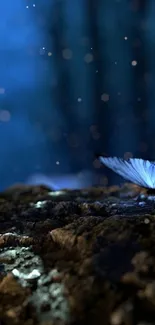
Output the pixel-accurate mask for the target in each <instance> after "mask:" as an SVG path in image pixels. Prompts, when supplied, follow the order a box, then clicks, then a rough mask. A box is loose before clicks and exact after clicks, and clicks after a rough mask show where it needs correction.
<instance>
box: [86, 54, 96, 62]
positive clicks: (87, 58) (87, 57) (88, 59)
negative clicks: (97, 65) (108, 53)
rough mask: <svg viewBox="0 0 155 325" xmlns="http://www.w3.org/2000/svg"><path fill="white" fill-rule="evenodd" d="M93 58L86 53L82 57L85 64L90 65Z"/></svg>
mask: <svg viewBox="0 0 155 325" xmlns="http://www.w3.org/2000/svg"><path fill="white" fill-rule="evenodd" d="M93 59H94V57H93V55H92V54H91V53H87V54H86V55H85V57H84V61H85V62H86V63H91V62H92V61H93Z"/></svg>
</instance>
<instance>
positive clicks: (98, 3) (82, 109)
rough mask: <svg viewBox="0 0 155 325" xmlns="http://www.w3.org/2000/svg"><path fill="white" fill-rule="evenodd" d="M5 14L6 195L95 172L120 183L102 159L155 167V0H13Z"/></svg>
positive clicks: (1, 58) (0, 62)
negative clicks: (34, 183)
mask: <svg viewBox="0 0 155 325" xmlns="http://www.w3.org/2000/svg"><path fill="white" fill-rule="evenodd" d="M0 15H1V16H0V17H1V19H0V121H1V122H0V136H1V142H0V156H1V159H0V180H1V182H0V184H1V185H0V188H1V189H2V188H4V187H6V186H8V185H11V184H12V183H14V182H21V181H23V182H25V181H26V180H27V178H28V177H29V176H30V175H32V174H36V173H41V174H44V175H47V176H48V177H52V176H49V175H62V174H63V175H64V174H70V173H71V174H73V173H75V174H76V173H81V172H82V173H83V172H84V173H85V171H86V170H87V171H89V172H91V173H92V178H91V179H90V184H91V183H95V184H100V183H103V184H106V183H107V181H108V182H109V183H116V181H117V179H116V178H114V177H115V176H114V175H113V174H112V173H111V172H108V171H107V170H106V169H105V168H99V167H100V165H99V162H98V161H97V160H96V159H95V154H96V153H103V154H106V155H110V156H111V155H116V156H122V157H131V156H134V157H142V158H148V159H151V160H155V1H153V0H44V1H43V0H37V1H35V0H34V1H31V0H15V1H12V0H5V1H1V3H0ZM107 176H108V179H107V178H106V177H107ZM68 182H70V180H69V178H68ZM63 185H64V186H66V185H68V184H67V180H66V179H65V183H64V184H62V186H63Z"/></svg>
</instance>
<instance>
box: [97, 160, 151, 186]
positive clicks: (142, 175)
mask: <svg viewBox="0 0 155 325" xmlns="http://www.w3.org/2000/svg"><path fill="white" fill-rule="evenodd" d="M99 159H100V161H101V162H102V163H103V164H104V165H105V166H107V167H109V168H110V169H112V170H113V171H114V172H116V173H117V174H119V175H121V176H122V177H123V178H125V179H126V180H128V181H130V182H132V183H135V184H137V185H139V186H143V187H147V188H155V163H153V162H150V161H149V160H143V159H138V158H131V159H129V160H125V159H121V158H117V157H109V158H104V157H102V156H101V157H99Z"/></svg>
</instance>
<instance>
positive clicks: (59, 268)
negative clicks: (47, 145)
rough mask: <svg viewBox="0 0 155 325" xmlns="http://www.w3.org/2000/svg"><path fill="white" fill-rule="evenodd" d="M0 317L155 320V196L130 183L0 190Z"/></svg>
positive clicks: (32, 324) (27, 323)
mask: <svg viewBox="0 0 155 325" xmlns="http://www.w3.org/2000/svg"><path fill="white" fill-rule="evenodd" d="M0 324H2V325H10V324H12V325H14V324H16V325H23V324H24V325H37V324H39V325H53V324H54V325H60V324H61V325H62V324H75V325H78V324H79V325H86V324H90V325H91V324H92V325H93V324H98V325H100V324H102V325H103V324H105V325H106V324H107V325H108V324H111V325H121V324H125V325H130V324H131V325H132V324H138V325H142V324H143V325H144V324H155V201H154V200H153V199H152V197H148V196H147V193H145V191H144V190H141V189H139V188H138V187H136V186H132V185H124V186H123V187H122V188H118V187H111V188H105V189H103V188H91V189H85V190H83V191H61V192H51V191H50V190H49V189H48V188H46V187H43V186H40V187H25V186H21V185H18V186H14V187H12V188H10V189H8V190H7V191H6V192H4V193H1V194H0Z"/></svg>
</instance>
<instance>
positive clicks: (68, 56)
mask: <svg viewBox="0 0 155 325" xmlns="http://www.w3.org/2000/svg"><path fill="white" fill-rule="evenodd" d="M62 56H63V58H64V59H65V60H70V59H71V58H72V56H73V53H72V51H71V50H70V49H64V50H63V51H62Z"/></svg>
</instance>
